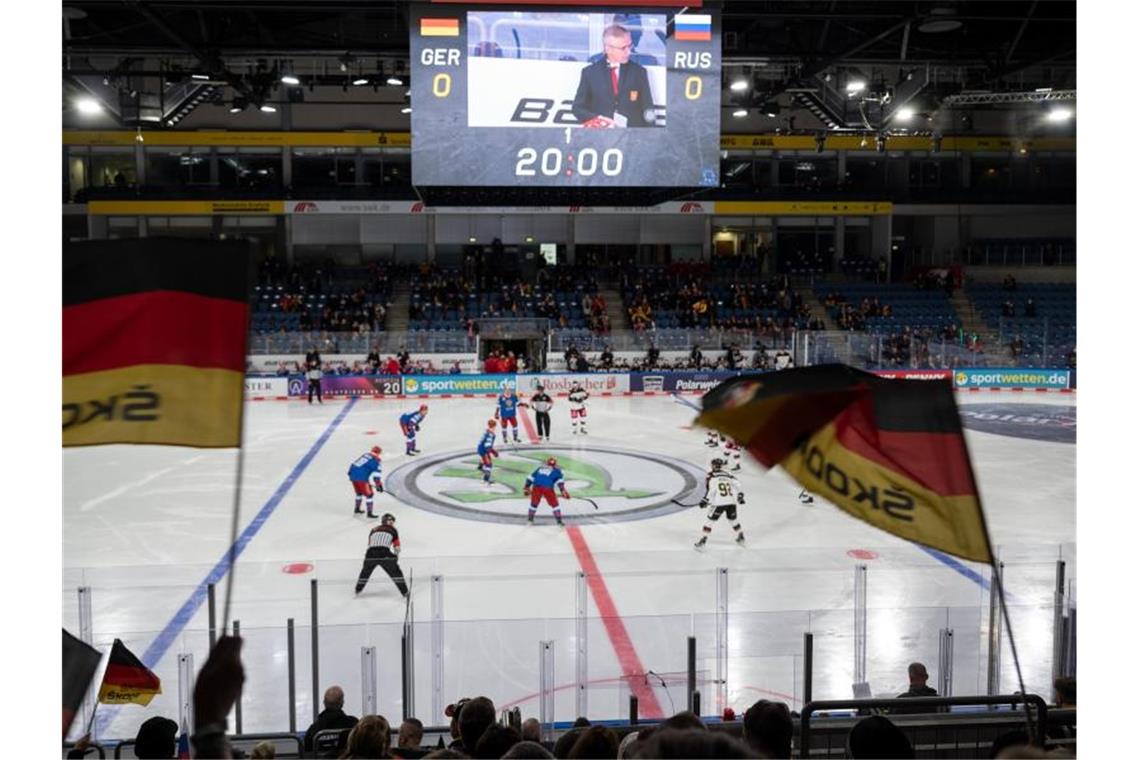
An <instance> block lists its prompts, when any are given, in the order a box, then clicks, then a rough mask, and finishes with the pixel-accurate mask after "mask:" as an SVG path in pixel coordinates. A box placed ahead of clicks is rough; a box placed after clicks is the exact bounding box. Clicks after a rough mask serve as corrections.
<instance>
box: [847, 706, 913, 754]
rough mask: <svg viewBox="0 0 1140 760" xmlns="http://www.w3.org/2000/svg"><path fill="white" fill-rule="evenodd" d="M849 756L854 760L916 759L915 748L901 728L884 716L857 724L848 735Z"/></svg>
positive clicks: (870, 718) (873, 717) (865, 719)
mask: <svg viewBox="0 0 1140 760" xmlns="http://www.w3.org/2000/svg"><path fill="white" fill-rule="evenodd" d="M847 754H848V755H850V756H851V757H852V758H853V760H863V758H881V759H882V760H896V759H897V758H901V759H903V760H906V759H907V758H913V757H914V748H913V747H911V746H910V741H909V740H908V739H907V738H906V735H905V734H904V733H903V732H902V731H901V730H899V727H898V726H896V725H895V724H894V723H891V722H890V721H889V720H888V719H886V718H884V717H883V716H882V715H872V716H871V717H869V718H864V719H863V720H861V721H859V722H858V723H856V724H855V726H854V727H853V728H852V729H851V732H850V733H849V734H847Z"/></svg>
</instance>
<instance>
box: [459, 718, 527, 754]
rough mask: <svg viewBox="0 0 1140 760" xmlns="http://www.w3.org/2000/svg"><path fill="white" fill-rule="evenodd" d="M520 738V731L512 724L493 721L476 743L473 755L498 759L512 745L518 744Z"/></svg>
mask: <svg viewBox="0 0 1140 760" xmlns="http://www.w3.org/2000/svg"><path fill="white" fill-rule="evenodd" d="M520 740H521V739H520V737H519V732H518V731H516V730H515V729H514V728H512V727H511V726H503V725H500V724H498V723H492V724H491V725H489V726H487V728H486V729H485V730H484V731H483V735H482V736H480V737H479V740H478V741H477V742H476V743H475V749H474V750H473V751H472V752H471V757H474V758H485V759H486V760H498V758H500V757H502V756H503V755H504V754H506V752H507V751H508V750H510V748H511V747H513V746H515V745H516V744H518V743H519V741H520Z"/></svg>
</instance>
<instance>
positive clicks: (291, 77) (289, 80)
mask: <svg viewBox="0 0 1140 760" xmlns="http://www.w3.org/2000/svg"><path fill="white" fill-rule="evenodd" d="M281 81H282V82H284V83H285V84H290V85H298V84H301V80H300V79H299V78H298V77H297V75H296V74H282V75H281Z"/></svg>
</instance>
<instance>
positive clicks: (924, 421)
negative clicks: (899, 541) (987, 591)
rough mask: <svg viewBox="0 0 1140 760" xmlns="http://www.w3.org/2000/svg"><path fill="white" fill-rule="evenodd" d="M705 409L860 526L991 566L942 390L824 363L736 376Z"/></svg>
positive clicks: (715, 422) (958, 434) (708, 421)
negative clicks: (863, 522) (859, 521)
mask: <svg viewBox="0 0 1140 760" xmlns="http://www.w3.org/2000/svg"><path fill="white" fill-rule="evenodd" d="M702 409H703V411H702V413H701V415H700V416H699V417H698V418H697V422H698V423H699V424H701V425H704V426H705V427H710V428H712V429H714V430H718V431H720V432H721V433H724V434H725V435H728V436H732V437H733V438H734V439H736V440H737V441H739V442H740V443H741V445H743V446H745V447H747V449H748V450H749V451H750V452H751V453H752V455H753V456H755V457H756V459H757V460H759V461H760V463H761V464H763V465H764V466H765V467H773V466H775V465H780V466H782V467H783V468H784V469H785V470H786V471H787V472H788V474H790V475H791V476H792V477H793V478H795V479H796V480H797V481H798V482H799V483H800V484H801V485H802V486H804V487H805V488H807V489H808V490H810V491H814V492H815V493H818V494H819V495H821V496H823V497H824V498H826V499H828V500H829V501H831V502H832V503H833V504H835V505H836V506H838V507H839V508H840V509H842V510H844V511H846V512H848V513H850V514H851V515H854V516H855V517H857V518H859V519H860V520H863V521H865V522H868V523H871V524H872V525H874V526H876V527H878V528H881V529H883V530H885V531H887V532H888V533H892V534H894V535H896V536H898V537H900V538H905V539H907V540H908V541H913V542H915V543H919V544H923V545H925V546H929V547H931V548H934V549H938V550H939V551H943V552H946V553H947V554H953V555H955V556H958V557H962V558H964V559H968V560H973V561H975V562H985V563H992V560H993V553H992V551H991V548H990V541H989V536H988V534H987V532H986V525H985V516H984V515H983V513H982V506H981V501H980V500H979V496H978V488H977V485H976V484H975V482H974V474H973V467H972V466H971V464H970V456H969V453H968V452H967V450H966V441H965V438H964V436H963V435H962V423H961V420H960V418H959V417H958V407H957V405H956V404H955V402H954V395H953V390H952V388H951V387H950V384H949V383H941V382H930V381H917V380H888V379H885V378H880V377H877V376H875V375H872V374H869V373H866V372H861V371H859V370H856V369H853V368H851V367H847V366H844V365H840V364H828V365H821V366H816V367H805V368H800V369H790V370H785V371H783V372H773V373H768V374H763V375H750V376H742V377H737V378H733V379H731V380H728V381H726V382H724V383H721V384H720V385H718V386H717V387H716V388H713V389H712V390H711V391H709V392H708V393H707V394H706V395H705V397H704V399H703V406H702Z"/></svg>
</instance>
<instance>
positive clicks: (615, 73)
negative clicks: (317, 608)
mask: <svg viewBox="0 0 1140 760" xmlns="http://www.w3.org/2000/svg"><path fill="white" fill-rule="evenodd" d="M617 80H618V70H617V67H616V66H614V67H613V68H611V69H610V81H611V82H613V83H614V95H617V94H618V86H617Z"/></svg>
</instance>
